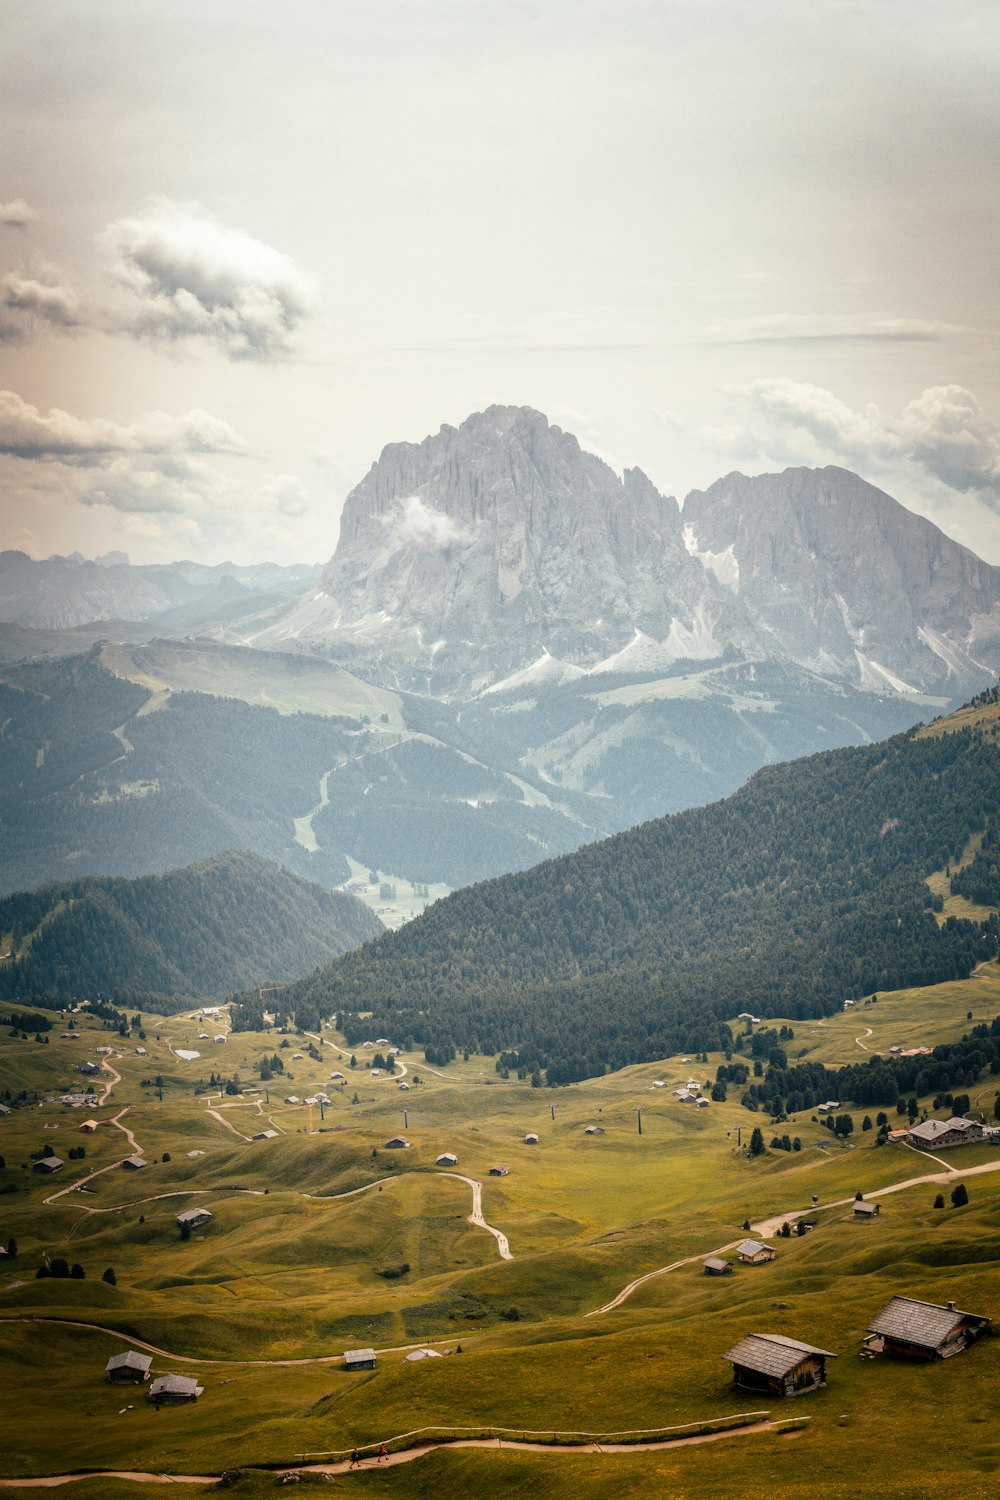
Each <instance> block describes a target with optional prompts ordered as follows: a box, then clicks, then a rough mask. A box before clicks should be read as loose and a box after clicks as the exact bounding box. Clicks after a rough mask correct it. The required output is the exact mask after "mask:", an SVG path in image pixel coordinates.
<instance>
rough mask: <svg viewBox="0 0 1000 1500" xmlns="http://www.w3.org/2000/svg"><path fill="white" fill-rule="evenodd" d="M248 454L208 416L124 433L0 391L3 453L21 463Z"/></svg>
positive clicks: (149, 422) (162, 420)
mask: <svg viewBox="0 0 1000 1500" xmlns="http://www.w3.org/2000/svg"><path fill="white" fill-rule="evenodd" d="M245 451H246V445H245V444H244V442H243V440H242V438H240V437H239V436H238V435H237V433H235V432H234V431H233V429H232V428H231V427H230V426H228V424H227V423H225V422H222V421H220V420H219V418H218V417H213V416H212V414H211V412H207V411H198V410H196V411H189V412H187V413H185V414H184V415H183V416H180V417H173V416H170V415H169V414H168V413H167V412H162V411H154V412H147V413H146V414H145V415H144V416H141V417H138V418H137V419H136V421H135V422H133V423H132V424H131V425H130V426H127V427H126V426H122V425H121V424H120V423H118V422H111V421H108V420H107V419H106V418H103V417H94V418H86V417H76V416H73V415H72V414H71V413H70V412H67V411H61V410H60V409H59V407H53V408H52V410H51V411H50V412H49V413H48V415H47V416H46V415H43V413H42V412H40V411H39V410H38V408H37V407H36V406H32V405H30V404H29V403H28V402H27V401H24V400H22V398H21V397H20V396H19V395H17V393H16V392H14V391H0V453H9V454H12V455H14V456H15V457H17V458H26V459H56V460H58V461H59V462H60V463H84V464H88V465H91V464H94V463H100V462H102V461H104V460H106V459H108V458H109V457H110V456H112V455H115V454H133V455H136V454H145V455H147V456H161V457H164V458H166V457H167V456H169V455H172V454H173V455H176V454H184V453H244V452H245Z"/></svg>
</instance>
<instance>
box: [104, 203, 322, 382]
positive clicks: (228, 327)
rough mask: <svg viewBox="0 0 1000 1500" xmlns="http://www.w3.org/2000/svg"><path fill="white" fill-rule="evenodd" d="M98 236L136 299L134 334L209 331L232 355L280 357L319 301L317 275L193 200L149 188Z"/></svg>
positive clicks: (128, 327) (126, 324)
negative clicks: (149, 194) (135, 209)
mask: <svg viewBox="0 0 1000 1500" xmlns="http://www.w3.org/2000/svg"><path fill="white" fill-rule="evenodd" d="M101 243H102V245H103V247H104V249H105V251H106V252H107V253H108V255H109V256H110V259H111V269H112V273H113V275H114V276H115V278H116V280H117V281H118V283H119V284H120V285H121V286H122V287H124V288H125V290H126V291H127V292H128V293H129V294H130V300H131V302H132V306H131V307H130V308H129V309H128V310H127V311H126V313H125V316H124V318H123V322H122V331H124V332H127V333H130V334H132V335H133V336H135V337H138V338H151V339H164V340H168V341H172V342H175V341H178V340H182V339H189V338H197V339H204V340H207V341H209V342H211V343H213V344H215V345H216V346H217V347H218V348H220V349H222V350H223V351H224V352H225V353H226V354H227V355H228V356H229V357H230V358H231V359H236V360H244V359H246V360H271V359H279V358H283V357H285V356H286V355H287V354H289V353H290V351H291V347H292V336H293V334H294V333H295V331H296V330H297V328H298V327H299V325H300V324H301V323H302V322H303V320H304V319H305V318H307V317H308V316H309V315H310V313H312V312H313V311H314V310H315V307H316V296H317V288H316V282H315V278H313V277H312V276H310V275H309V274H307V273H306V272H304V271H301V270H300V269H299V268H298V267H297V266H296V264H295V262H294V261H293V260H291V258H290V257H289V256H287V255H283V254H282V253H281V252H280V251H278V250H274V249H272V248H271V246H269V245H265V244H263V243H262V242H261V241H260V240H255V239H252V238H251V237H250V235H248V234H245V233H244V232H243V231H242V230H241V229H231V228H228V227H227V226H226V225H223V224H220V223H219V222H218V221H217V220H216V219H214V218H213V217H212V216H211V215H210V214H207V213H205V212H204V210H203V209H201V208H200V207H199V206H198V205H197V204H181V203H174V202H172V201H171V200H170V199H168V198H152V199H150V200H149V201H148V202H147V203H146V205H145V207H144V208H143V210H142V211H141V213H139V214H137V215H135V216H133V217H131V218H124V219H117V220H115V222H114V223H112V224H109V225H108V227H107V229H106V230H105V231H104V233H103V235H102V236H101Z"/></svg>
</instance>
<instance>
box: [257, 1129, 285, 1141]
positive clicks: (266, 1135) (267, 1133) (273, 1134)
mask: <svg viewBox="0 0 1000 1500" xmlns="http://www.w3.org/2000/svg"><path fill="white" fill-rule="evenodd" d="M250 1139H251V1140H252V1141H276V1140H277V1139H278V1132H277V1131H276V1130H258V1132H257V1134H256V1135H252V1136H251V1137H250Z"/></svg>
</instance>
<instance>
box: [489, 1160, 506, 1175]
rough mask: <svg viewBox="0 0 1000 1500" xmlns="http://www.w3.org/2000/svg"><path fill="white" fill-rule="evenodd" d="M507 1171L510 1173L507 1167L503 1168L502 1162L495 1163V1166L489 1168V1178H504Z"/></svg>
mask: <svg viewBox="0 0 1000 1500" xmlns="http://www.w3.org/2000/svg"><path fill="white" fill-rule="evenodd" d="M509 1171H510V1168H509V1167H505V1166H504V1164H503V1163H502V1162H497V1163H496V1165H495V1166H492V1167H490V1176H491V1177H506V1176H507V1173H508V1172H509Z"/></svg>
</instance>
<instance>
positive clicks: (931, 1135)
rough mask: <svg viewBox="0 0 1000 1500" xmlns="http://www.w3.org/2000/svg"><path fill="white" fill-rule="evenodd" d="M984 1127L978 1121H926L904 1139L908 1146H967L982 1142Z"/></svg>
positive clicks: (955, 1119) (914, 1128) (956, 1119)
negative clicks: (974, 1142) (971, 1143)
mask: <svg viewBox="0 0 1000 1500" xmlns="http://www.w3.org/2000/svg"><path fill="white" fill-rule="evenodd" d="M983 1136H984V1131H983V1127H982V1126H981V1125H980V1123H979V1121H978V1120H961V1119H959V1118H958V1117H957V1116H955V1117H954V1118H952V1119H951V1120H924V1121H922V1122H921V1124H919V1125H914V1126H912V1128H911V1129H910V1130H908V1131H907V1132H906V1135H905V1136H904V1137H903V1139H904V1140H905V1141H906V1144H907V1145H908V1146H917V1147H927V1146H939V1147H943V1146H967V1145H969V1144H970V1142H972V1141H981V1140H982V1139H983Z"/></svg>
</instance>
